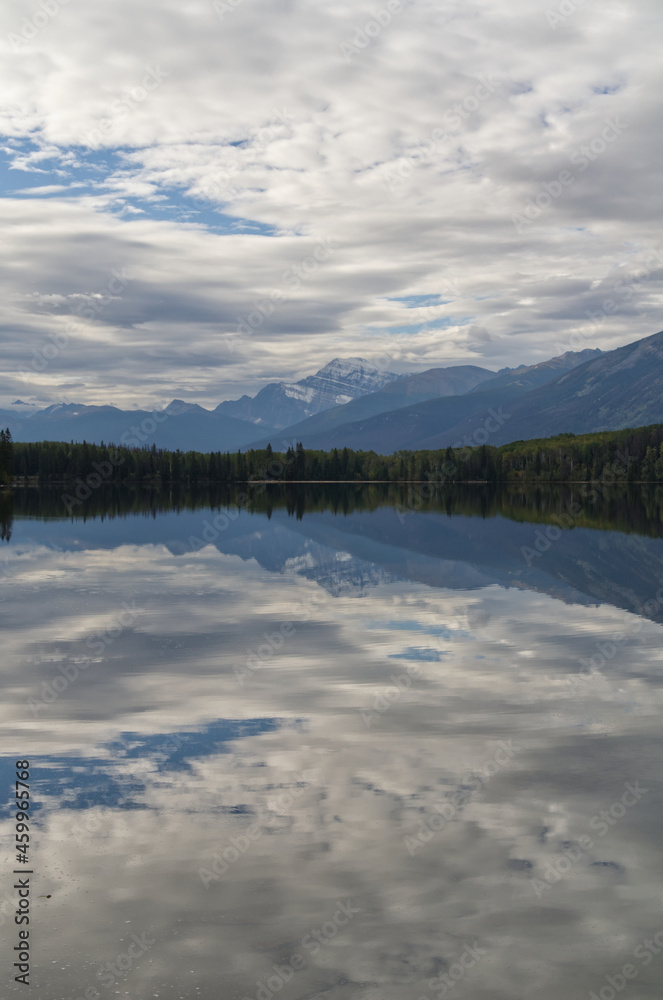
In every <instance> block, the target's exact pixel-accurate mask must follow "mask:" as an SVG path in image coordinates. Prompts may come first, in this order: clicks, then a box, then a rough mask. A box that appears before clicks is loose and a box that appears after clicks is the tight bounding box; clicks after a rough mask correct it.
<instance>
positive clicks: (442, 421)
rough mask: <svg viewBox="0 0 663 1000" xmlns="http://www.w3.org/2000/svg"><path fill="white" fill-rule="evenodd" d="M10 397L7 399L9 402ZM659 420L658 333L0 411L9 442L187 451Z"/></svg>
mask: <svg viewBox="0 0 663 1000" xmlns="http://www.w3.org/2000/svg"><path fill="white" fill-rule="evenodd" d="M19 404H20V401H18V400H17V401H16V404H13V405H19ZM661 422H663V333H657V334H654V335H652V336H650V337H645V338H644V339H642V340H638V341H635V342H634V343H631V344H627V345H626V346H625V347H620V348H617V349H616V350H612V351H606V352H602V351H599V350H584V351H579V352H567V353H566V354H563V355H561V356H559V357H556V358H552V359H550V360H549V361H544V362H541V363H539V364H535V365H521V366H519V367H518V368H504V369H502V370H501V371H499V372H494V371H490V370H488V369H486V368H480V367H478V366H475V365H457V366H452V367H447V368H431V369H429V370H427V371H424V372H418V373H415V374H411V375H395V374H393V373H390V372H384V371H380V370H379V369H378V368H376V367H375V366H374V365H372V364H370V362H368V361H365V360H364V359H362V358H335V359H334V360H333V361H331V362H329V363H328V364H327V365H325V366H324V367H323V368H321V369H320V370H319V371H318V372H316V373H315V375H310V376H307V377H306V378H304V379H301V380H299V381H297V382H286V381H282V382H274V383H270V384H269V385H266V386H265V387H264V388H263V389H261V390H260V392H258V393H257V395H256V396H254V397H251V396H242V397H241V398H240V399H237V400H227V401H224V402H222V403H220V404H219V405H218V406H217V407H216V409H214V410H207V409H204V408H203V407H202V406H199V405H198V404H196V403H185V402H183V401H181V400H173V402H172V403H171V404H170V405H169V406H168V407H166V408H165V410H161V411H153V412H151V413H150V412H148V411H147V410H121V409H119V408H117V407H114V406H108V405H101V406H89V405H83V404H75V403H67V404H56V405H54V406H49V407H47V408H46V409H43V410H37V411H35V412H31V413H27V414H26V413H25V411H21V410H16V409H12V410H10V409H6V410H0V423H1V424H2V426H3V427H4V426H8V427H9V428H10V430H11V432H12V435H13V436H14V438H15V440H17V441H41V440H51V441H58V440H59V441H62V440H64V441H69V440H72V441H83V440H86V441H89V442H97V443H99V442H101V441H105V442H107V443H111V442H112V443H114V444H125V445H129V446H132V445H136V446H138V445H151V444H152V443H156V445H157V446H158V447H163V448H171V449H176V448H181V449H182V450H188V449H195V450H198V451H236V450H237V449H241V450H246V449H247V448H249V447H264V446H265V445H266V444H267V443H268V442H269V443H271V444H272V446H273V447H274V449H275V450H280V449H282V448H284V447H287V444H289V443H292V442H293V441H295V440H296V441H301V442H302V443H303V445H304V447H305V448H320V449H325V450H329V449H330V448H334V447H337V448H342V447H344V446H347V447H349V448H354V449H357V450H369V449H373V450H375V451H377V452H381V453H384V454H388V453H391V452H394V451H397V450H399V449H419V448H431V449H433V448H445V447H447V446H452V447H460V446H462V445H468V444H469V445H476V444H483V443H490V444H494V445H499V444H505V443H507V442H509V441H517V440H522V439H527V438H534V437H546V436H550V435H554V434H559V433H564V432H566V433H575V434H581V433H589V432H592V431H599V430H619V429H620V428H623V427H637V426H641V425H646V424H652V423H661Z"/></svg>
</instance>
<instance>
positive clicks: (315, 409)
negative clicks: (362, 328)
mask: <svg viewBox="0 0 663 1000" xmlns="http://www.w3.org/2000/svg"><path fill="white" fill-rule="evenodd" d="M400 377H401V376H399V375H394V374H393V373H391V372H383V371H380V369H379V368H376V367H375V365H373V364H371V362H370V361H366V360H365V359H364V358H334V359H333V360H332V361H330V362H328V363H327V364H326V365H324V367H323V368H321V369H320V370H319V371H317V372H316V373H315V375H307V376H306V378H303V379H300V380H299V381H297V382H271V383H270V384H269V385H266V386H265V387H264V388H263V389H261V390H260V392H259V393H258V394H257V395H256V396H254V397H253V398H251V397H250V396H242V398H241V399H236V400H228V401H227V402H225V403H221V404H220V405H219V406H218V407H217V410H218V411H219V412H221V413H225V414H227V415H228V416H231V417H238V418H239V419H240V420H251V421H253V423H255V424H269V425H270V426H272V427H287V426H288V425H289V424H294V423H297V422H298V421H300V420H305V419H306V417H310V416H313V414H314V413H320V412H321V411H322V410H328V409H330V408H331V407H332V406H341V405H342V404H343V403H349V402H350V400H352V399H357V397H359V396H365V395H366V394H367V393H369V392H377V390H378V389H381V388H382V386H383V385H386V384H387V382H393V381H394V379H397V378H400Z"/></svg>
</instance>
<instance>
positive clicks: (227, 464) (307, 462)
mask: <svg viewBox="0 0 663 1000" xmlns="http://www.w3.org/2000/svg"><path fill="white" fill-rule="evenodd" d="M251 481H253V482H263V481H267V482H269V481H275V482H286V483H294V482H339V483H341V482H346V483H347V482H350V483H360V482H375V483H379V482H383V483H415V482H419V483H421V482H424V483H426V482H431V483H438V484H445V483H450V484H451V483H482V482H483V483H500V482H503V483H535V484H536V483H541V484H544V483H562V482H597V481H598V482H603V483H610V482H617V483H620V482H623V483H633V482H663V424H654V425H652V426H649V427H639V428H635V429H627V430H622V431H603V432H598V433H594V434H583V435H577V436H576V435H573V434H560V435H557V436H555V437H551V438H545V439H541V440H532V441H516V442H512V443H510V444H506V445H502V446H500V447H494V446H491V445H485V444H484V445H480V446H478V447H469V446H468V447H464V448H446V449H439V450H432V451H399V452H396V453H395V454H393V455H378V454H376V453H375V452H373V451H353V450H351V449H349V448H343V449H336V448H334V449H333V450H332V451H330V452H324V451H319V450H315V449H305V448H304V447H303V446H302V444H301V443H299V442H294V441H293V443H292V444H291V445H290V446H288V448H287V449H286V450H285V451H284V452H277V451H273V450H272V448H271V447H270V446H269V445H268V446H267V448H264V449H251V450H249V451H247V452H245V453H243V452H239V451H238V452H236V453H228V452H221V451H216V452H208V453H203V452H197V451H186V452H185V451H180V450H177V451H167V450H165V449H161V448H157V447H156V446H155V445H152V447H143V448H125V447H115V446H114V445H112V444H108V445H106V444H99V445H96V444H89V443H85V442H84V443H82V444H74V443H71V442H70V443H66V442H57V441H56V442H53V441H41V442H35V443H32V442H28V443H23V442H13V443H12V441H11V435H10V434H9V431H2V432H1V434H0V482H2V483H3V484H5V485H8V484H14V485H17V486H21V485H30V484H56V483H58V484H67V483H78V484H87V486H88V487H91V488H96V487H97V486H100V485H101V484H102V483H108V484H110V483H113V484H122V483H126V484H128V483H141V482H143V483H156V484H159V483H161V484H172V483H176V484H177V483H179V484H198V483H246V482H251Z"/></svg>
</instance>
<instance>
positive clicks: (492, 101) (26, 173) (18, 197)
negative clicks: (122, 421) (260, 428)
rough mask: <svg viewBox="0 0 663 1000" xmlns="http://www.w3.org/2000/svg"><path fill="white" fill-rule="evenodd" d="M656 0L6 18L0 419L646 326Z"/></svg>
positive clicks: (474, 360)
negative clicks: (3, 409)
mask: <svg viewBox="0 0 663 1000" xmlns="http://www.w3.org/2000/svg"><path fill="white" fill-rule="evenodd" d="M657 6H658V5H657V4H655V2H654V0H639V2H630V3H626V2H621V0H607V2H602V3H598V2H596V3H595V2H590V0H585V2H579V0H559V3H557V2H554V0H553V2H552V3H551V5H550V6H547V3H546V0H542V2H540V3H539V2H538V0H527V2H525V0H515V2H514V0H508V2H507V0H469V2H468V0H462V2H460V0H458V2H457V0H443V2H440V0H437V2H436V0H371V2H369V3H365V2H363V0H360V2H352V3H350V2H345V0H338V2H335V3H333V4H328V3H323V2H321V0H281V2H279V3H275V2H272V3H269V2H267V0H214V2H213V0H187V2H186V3H184V4H183V3H181V0H178V2H175V0H158V2H157V0H131V2H129V0H114V2H113V4H107V3H101V2H99V0H87V2H83V0H66V2H64V0H40V2H39V3H35V2H34V0H14V2H13V3H11V4H4V5H3V6H2V8H1V9H0V47H1V52H2V58H0V95H1V96H0V151H1V156H0V195H1V197H0V213H1V215H2V218H1V221H0V225H1V229H2V237H3V238H2V240H1V241H0V263H1V267H0V273H1V274H2V283H3V288H2V295H1V296H0V329H1V331H2V333H1V336H0V401H1V402H2V403H3V404H5V405H6V404H7V403H9V402H11V401H13V400H14V399H16V398H20V399H22V400H25V401H27V402H32V403H35V402H43V403H44V404H47V403H50V402H60V401H75V402H83V403H115V404H116V405H118V406H123V407H132V406H137V405H141V406H142V405H150V406H152V405H156V404H158V403H164V404H165V403H167V402H168V401H169V400H170V399H172V398H174V397H177V398H183V399H186V400H190V401H192V402H193V401H195V402H198V403H200V404H201V405H204V406H214V405H216V404H217V403H218V402H220V401H221V400H222V399H228V398H236V397H238V396H240V395H241V394H242V393H244V392H250V393H252V394H253V393H255V392H256V391H257V390H258V389H260V388H261V387H262V386H263V385H264V384H265V383H267V382H270V381H274V380H277V379H282V378H286V379H296V378H301V377H303V376H305V375H307V374H311V373H312V372H314V371H316V370H317V369H318V368H320V367H321V366H322V365H323V364H325V363H326V362H328V361H330V360H331V359H332V358H334V357H351V356H361V357H364V358H367V359H369V360H372V361H373V362H374V363H377V364H378V366H379V367H381V368H384V369H386V370H389V371H394V372H411V371H423V370H425V369H427V368H431V367H438V366H442V365H449V364H467V363H471V364H477V365H481V366H483V367H487V368H490V369H493V370H497V369H499V368H501V367H504V366H507V365H508V366H514V365H518V364H523V363H526V364H531V363H535V362H537V361H543V360H545V359H546V358H549V357H552V356H554V355H558V354H561V353H564V351H566V350H582V349H584V348H596V347H600V348H601V349H603V350H606V349H612V348H615V347H619V346H621V345H623V344H626V343H629V342H632V341H634V340H637V339H638V338H640V337H644V336H648V335H650V334H653V333H656V332H658V331H659V330H660V329H661V328H662V327H663V323H661V322H660V319H659V314H660V305H661V301H662V288H663V286H662V279H663V238H661V237H660V218H661V214H662V212H661V210H662V208H663V205H662V200H663V194H662V188H661V185H660V184H659V183H658V178H657V177H656V175H655V171H654V165H657V164H658V163H659V162H660V159H661V146H662V145H663V140H662V138H661V128H660V110H659V109H660V93H661V89H662V82H663V81H662V79H661V78H662V77H663V66H662V65H661V59H660V44H659V38H660V31H659V29H660V27H661V21H662V20H663V18H662V16H661V14H660V12H659V11H658V10H657Z"/></svg>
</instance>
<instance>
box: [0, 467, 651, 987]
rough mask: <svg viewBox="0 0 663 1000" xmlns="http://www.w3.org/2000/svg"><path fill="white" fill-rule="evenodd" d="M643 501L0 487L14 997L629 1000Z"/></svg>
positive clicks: (8, 913)
mask: <svg viewBox="0 0 663 1000" xmlns="http://www.w3.org/2000/svg"><path fill="white" fill-rule="evenodd" d="M661 502H662V497H661V493H660V491H659V492H656V493H653V494H651V495H650V494H641V493H638V492H637V491H633V492H626V491H624V492H618V493H614V494H610V495H608V494H605V493H604V495H602V496H601V497H599V498H597V497H593V498H592V497H591V496H589V497H588V496H587V494H586V491H585V493H584V494H583V491H582V488H581V487H580V486H578V487H574V488H571V487H569V488H564V489H562V488H556V489H554V490H550V491H545V490H543V491H542V490H538V491H529V492H527V491H520V492H519V491H518V490H515V489H514V490H511V491H508V492H504V491H499V490H496V489H489V488H488V487H479V486H477V487H466V488H456V489H453V490H452V489H450V490H447V491H446V492H445V491H444V490H441V491H440V492H439V493H434V494H433V495H429V494H428V493H426V491H425V490H423V489H422V488H421V487H417V486H413V487H411V488H405V487H403V488H393V487H391V488H388V487H379V486H371V487H361V486H351V487H347V488H343V487H326V488H325V487H322V486H320V487H314V486H311V487H306V488H305V487H300V488H297V487H291V488H288V489H286V488H283V487H280V486H277V485H272V486H269V487H268V488H266V489H262V490H261V489H260V488H257V489H255V488H254V489H253V490H252V491H249V494H248V497H247V494H242V493H239V492H237V493H236V492H234V491H232V490H226V491H217V492H214V491H204V490H200V491H198V492H196V491H183V492H180V493H178V492H173V491H164V492H163V493H154V492H150V491H148V490H135V491H126V490H125V491H117V492H113V491H110V492H103V491H97V493H96V494H94V495H93V496H92V497H90V498H89V500H87V501H86V502H85V503H82V504H81V505H79V506H78V507H76V508H75V509H74V511H73V513H72V515H71V516H68V515H66V512H65V510H64V508H63V505H62V501H61V491H57V490H55V491H53V490H50V491H48V490H42V491H38V490H25V491H16V492H15V494H14V496H13V498H11V497H7V496H5V497H3V498H2V506H1V511H0V513H1V516H2V538H3V540H2V543H1V546H2V547H1V548H0V573H1V576H0V579H1V580H2V594H1V597H2V604H1V606H0V611H1V614H2V626H3V634H4V640H3V643H4V657H3V666H2V670H3V681H4V684H3V687H4V697H3V702H2V713H3V716H4V719H3V722H4V725H3V730H2V733H3V735H2V745H3V754H2V767H3V770H4V774H5V778H6V782H7V783H8V784H10V786H11V800H10V799H7V800H6V804H5V806H4V808H3V814H2V827H3V833H4V835H5V837H6V839H5V840H4V843H5V844H7V843H10V842H11V838H12V837H13V827H14V818H13V813H12V812H11V811H10V801H13V797H14V779H15V770H16V761H24V760H29V761H30V782H29V783H30V796H31V798H30V809H31V823H30V827H31V829H30V836H31V846H30V851H31V854H30V870H31V871H32V872H34V874H32V875H31V889H32V896H31V911H30V948H31V963H32V973H31V975H32V978H31V982H32V984H33V985H32V986H31V995H33V996H37V997H39V998H40V1000H68V998H79V997H85V998H86V1000H94V998H97V997H101V998H111V997H118V996H119V997H123V998H127V997H129V998H134V1000H146V998H152V997H158V998H162V1000H174V998H184V1000H191V998H200V1000H243V998H250V1000H271V998H272V997H274V996H278V997H279V998H290V1000H300V998H301V1000H304V998H307V1000H323V998H324V1000H350V998H352V1000H406V998H407V1000H419V998H425V1000H436V998H438V997H444V996H447V995H449V996H453V997H455V998H458V1000H461V998H468V1000H470V998H471V1000H520V998H525V997H527V998H529V997H534V996H536V997H537V998H540V1000H559V998H561V997H564V998H565V1000H567V998H573V997H578V998H579V1000H582V998H588V997H590V998H595V997H599V998H600V1000H612V998H613V997H614V996H617V995H618V994H621V993H622V992H623V994H624V996H625V997H631V998H637V1000H649V998H651V1000H654V998H656V1000H659V998H660V996H661V984H662V983H663V911H662V907H661V899H662V898H663V897H662V888H663V872H662V868H663V853H662V852H661V846H660V845H661V823H662V820H663V800H662V796H661V780H660V772H661V759H662V757H663V739H662V727H661V715H662V708H663V648H662V643H661V638H662V634H663V633H662V628H661V624H662V623H663V580H662V579H661V578H662V577H663V530H662V525H661ZM6 787H7V786H6ZM11 865H14V866H15V868H16V869H20V868H21V865H20V864H19V863H18V862H14V861H13V860H12V855H11V854H9V855H7V857H6V864H5V869H4V870H5V872H6V873H7V872H8V873H9V874H6V875H5V878H4V880H3V887H2V900H1V902H0V911H1V916H0V920H1V921H2V923H3V925H4V928H3V934H4V935H5V937H6V939H7V940H9V942H10V945H11V946H12V947H13V946H14V945H15V944H17V943H18V937H17V933H18V927H16V926H15V924H14V917H13V914H14V911H15V908H16V900H17V896H16V890H15V889H12V884H13V883H12V879H13V878H19V877H20V876H14V875H13V874H11V872H12V871H13V869H12V868H11ZM46 897H50V898H46ZM10 953H11V948H7V949H6V951H5V954H6V956H8V955H9V954H10ZM11 962H12V959H11V958H7V961H6V965H5V969H6V974H5V978H6V983H7V985H6V987H5V995H13V994H14V993H16V994H20V993H21V992H23V994H24V995H25V993H26V992H27V991H26V990H25V987H24V986H23V985H22V984H20V983H16V982H14V978H13V976H14V973H13V972H12V971H11V968H10V967H11Z"/></svg>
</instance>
